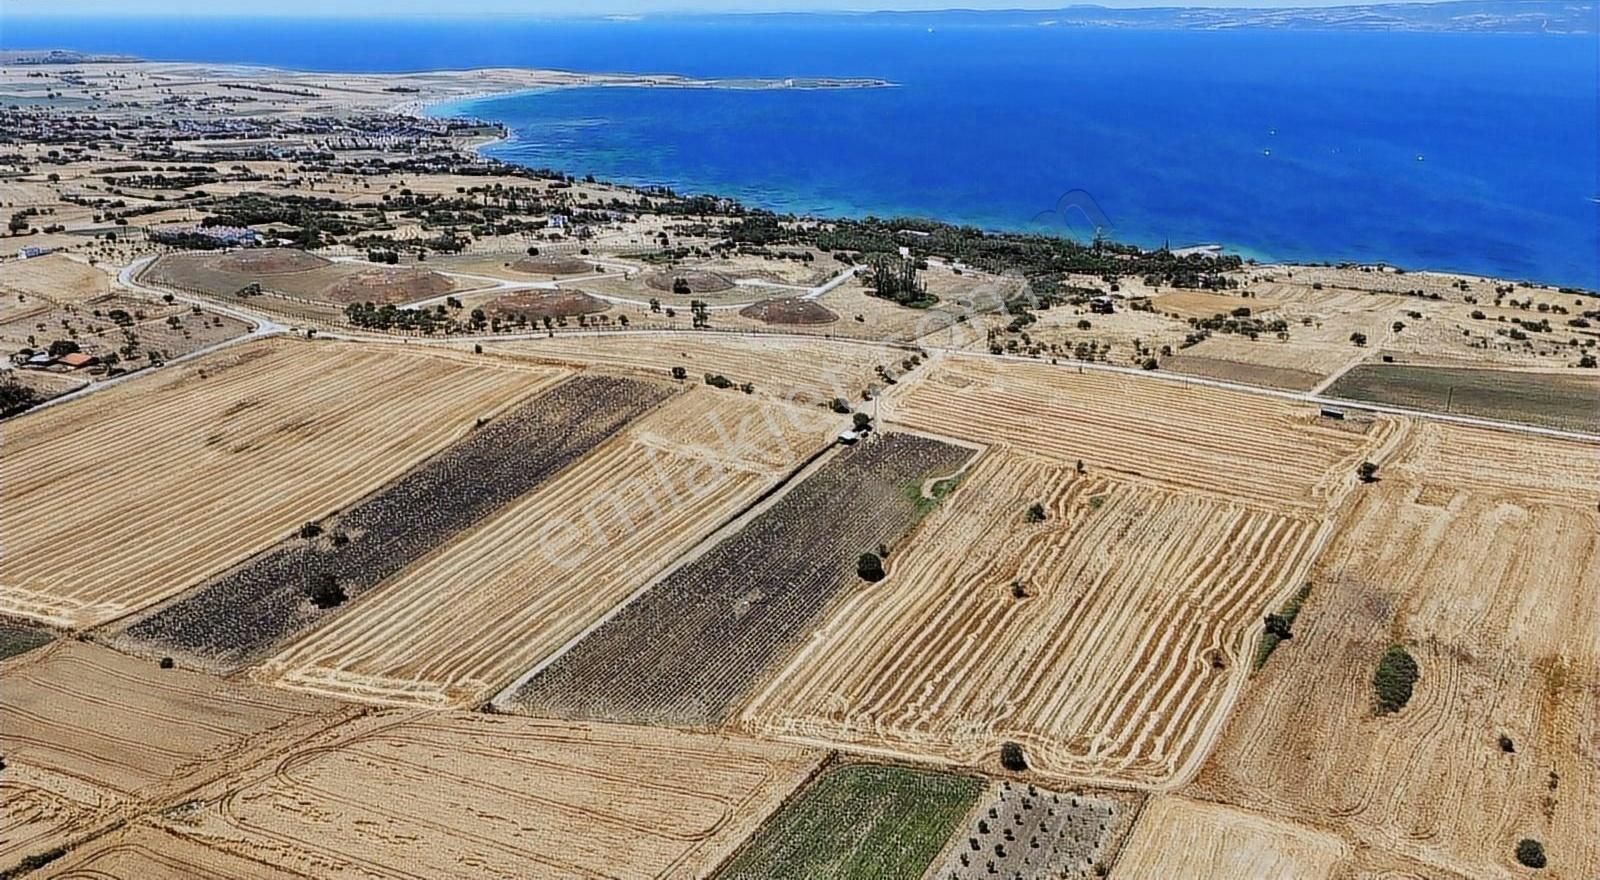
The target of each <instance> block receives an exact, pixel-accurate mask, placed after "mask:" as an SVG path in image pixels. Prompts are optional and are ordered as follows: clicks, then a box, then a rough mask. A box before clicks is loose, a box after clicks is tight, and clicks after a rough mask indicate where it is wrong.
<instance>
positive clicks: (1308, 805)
mask: <svg viewBox="0 0 1600 880" xmlns="http://www.w3.org/2000/svg"><path fill="white" fill-rule="evenodd" d="M1380 475H1381V477H1382V479H1381V481H1380V482H1379V483H1377V484H1376V485H1372V486H1368V487H1365V488H1363V489H1362V490H1361V491H1360V493H1359V498H1358V502H1357V504H1356V506H1355V508H1354V509H1353V510H1352V511H1351V512H1350V514H1349V516H1348V519H1347V521H1346V522H1345V524H1344V527H1343V528H1342V530H1341V531H1340V533H1339V536H1338V539H1337V540H1336V541H1335V542H1334V543H1333V545H1332V546H1331V547H1330V548H1329V550H1328V551H1327V552H1326V553H1325V554H1324V556H1323V558H1322V559H1321V561H1320V563H1319V565H1318V569H1317V571H1316V572H1315V573H1314V575H1313V580H1314V582H1315V584H1316V586H1315V588H1314V589H1313V592H1312V594H1311V598H1310V601H1309V602H1308V603H1307V605H1306V606H1305V608H1304V609H1303V610H1302V612H1301V614H1300V617H1299V618H1298V620H1297V621H1296V624H1295V635H1294V638H1293V639H1292V640H1290V641H1289V642H1287V643H1285V644H1284V645H1282V646H1280V647H1279V649H1278V651H1277V652H1276V653H1274V654H1273V655H1272V658H1271V660H1270V661H1269V663H1268V665H1267V667H1266V669H1265V670H1264V671H1263V672H1262V673H1261V674H1260V675H1259V676H1258V680H1257V681H1255V682H1254V683H1253V685H1252V687H1251V689H1250V692H1249V693H1248V694H1247V697H1246V699H1245V700H1244V701H1243V702H1242V703H1241V705H1240V707H1239V711H1238V712H1237V713H1236V714H1235V716H1234V717H1233V719H1232V720H1231V722H1230V723H1229V725H1228V727H1227V729H1226V730H1225V732H1224V734H1223V736H1222V740H1221V746H1220V747H1219V749H1218V751H1217V752H1216V754H1215V755H1214V756H1213V757H1212V758H1211V760H1210V761H1209V763H1208V764H1207V765H1206V767H1205V769H1204V771H1203V772H1202V775H1201V776H1200V779H1199V782H1198V783H1197V785H1196V786H1195V788H1194V789H1193V790H1194V791H1195V792H1196V793H1197V794H1198V795H1199V796H1202V797H1206V798H1208V799H1214V800H1224V801H1227V802H1229V803H1233V804H1237V805H1240V806H1243V807H1246V808H1249V809H1253V810H1257V811H1260V812H1263V813H1267V814H1269V815H1274V816H1280V817H1283V818H1286V819H1289V820H1292V821H1297V822H1300V823H1303V824H1306V825H1308V826H1312V827H1316V828H1319V829H1322V830H1325V831H1328V832H1330V833H1333V834H1337V835H1339V836H1341V837H1343V838H1345V839H1346V840H1348V841H1350V842H1351V843H1352V844H1353V845H1357V846H1362V847H1370V848H1372V849H1374V850H1380V851H1385V852H1389V853H1394V854H1397V855H1399V856H1401V857H1404V858H1407V859H1411V860H1414V861H1415V862H1417V863H1422V864H1425V865H1428V866H1431V869H1432V870H1434V871H1437V872H1441V873H1444V872H1450V873H1453V874H1455V875H1459V876H1465V877H1513V876H1523V874H1522V873H1521V871H1520V869H1518V868H1517V867H1516V866H1515V864H1514V862H1513V861H1512V853H1513V849H1514V847H1515V846H1516V843H1517V841H1518V840H1520V839H1521V838H1524V837H1531V838H1535V839H1539V840H1542V841H1543V842H1544V845H1545V849H1546V851H1547V853H1548V854H1549V862H1550V864H1549V868H1548V869H1546V870H1545V871H1544V872H1543V873H1542V875H1541V876H1548V877H1562V878H1592V877H1594V876H1596V875H1597V873H1600V843H1597V838H1596V836H1595V834H1594V830H1595V825H1594V822H1595V817H1596V816H1600V759H1597V757H1596V756H1597V755H1600V739H1597V735H1600V727H1597V726H1596V719H1597V718H1600V665H1597V664H1600V645H1597V643H1596V640H1595V633H1597V632H1600V597H1597V593H1596V590H1595V585H1596V584H1600V516H1597V515H1596V512H1595V508H1594V494H1593V490H1594V487H1595V486H1596V485H1600V456H1597V455H1596V453H1595V449H1594V447H1592V446H1587V445H1580V444H1572V443H1562V442H1557V441H1551V440H1541V439H1537V438H1531V437H1528V436H1524V435H1513V434H1500V433H1494V432H1487V431H1479V430H1471V429H1465V428H1460V427H1453V426H1445V425H1437V424H1427V425H1419V426H1418V427H1417V428H1416V429H1415V437H1414V439H1413V440H1412V441H1411V442H1410V443H1409V444H1408V445H1407V447H1406V448H1405V450H1404V455H1403V457H1402V458H1401V459H1400V460H1399V461H1397V462H1395V463H1393V464H1391V465H1388V466H1386V467H1385V468H1384V469H1383V471H1382V472H1381V474H1380ZM1396 643H1397V644H1402V645H1405V646H1406V647H1407V649H1408V650H1409V652H1410V653H1411V654H1412V656H1413V657H1415V658H1416V661H1417V664H1418V665H1419V667H1420V677H1419V679H1418V681H1417V683H1416V686H1415V692H1414V695H1413V696H1412V697H1411V700H1410V702H1409V704H1408V705H1406V706H1405V708H1403V709H1402V710H1401V711H1399V712H1398V713H1395V714H1392V715H1384V716H1378V715H1376V714H1375V713H1374V709H1373V689H1372V684H1371V681H1372V675H1373V669H1374V667H1375V666H1376V664H1377V661H1378V658H1379V657H1380V656H1381V655H1382V654H1383V652H1384V650H1385V649H1386V648H1387V647H1388V646H1389V645H1390V644H1396ZM1501 735H1505V736H1507V737H1509V738H1510V741H1511V743H1512V745H1513V748H1514V752H1512V753H1507V752H1505V751H1503V750H1502V748H1501V747H1500V745H1499V744H1498V738H1499V737H1500V736H1501Z"/></svg>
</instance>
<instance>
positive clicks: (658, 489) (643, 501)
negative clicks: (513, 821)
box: [258, 388, 837, 704]
mask: <svg viewBox="0 0 1600 880" xmlns="http://www.w3.org/2000/svg"><path fill="white" fill-rule="evenodd" d="M836 427H837V424H836V420H835V418H834V417H829V416H826V415H824V414H822V413H820V412H817V411H815V410H811V409H799V408H793V407H785V406H783V405H781V404H775V403H771V402H763V401H762V400H761V399H759V398H751V397H747V396H745V395H743V394H738V393H737V392H721V391H713V390H711V389H709V388H702V389H698V390H693V391H690V392H689V393H687V394H683V395H680V396H679V398H678V399H676V400H674V401H673V402H672V403H671V404H669V405H668V406H666V407H664V408H662V409H659V410H657V411H656V412H654V413H652V414H651V415H649V416H646V417H645V418H643V419H641V420H639V421H638V422H636V423H634V424H633V425H632V426H630V427H629V428H628V429H627V430H626V431H624V432H623V433H622V434H620V435H619V436H617V437H615V438H613V439H612V440H610V441H609V442H607V443H606V444H605V445H603V446H601V447H600V448H599V449H597V450H596V451H595V452H594V453H593V454H591V455H589V456H587V457H586V458H584V459H583V460H582V461H580V462H579V463H578V464H576V465H574V466H573V467H572V468H570V469H568V470H567V471H565V472H564V473H562V474H560V475H559V476H557V477H556V478H554V479H552V480H550V481H549V483H547V484H545V485H543V486H541V487H540V488H538V489H536V490H534V491H533V492H531V493H529V494H528V495H526V496H524V497H523V498H522V499H521V500H519V501H517V502H516V503H514V504H513V505H511V506H510V507H509V508H507V509H506V510H505V511H504V512H503V513H501V514H499V515H497V516H495V517H494V518H492V519H490V520H488V521H486V522H485V523H484V524H483V525H482V526H481V527H479V528H477V529H474V530H472V531H471V532H469V533H467V534H464V535H463V536H462V537H461V538H459V539H458V540H456V541H454V542H452V543H451V544H450V545H448V546H446V547H444V548H442V549H441V550H440V551H439V552H437V553H435V554H433V555H432V556H430V557H429V558H428V559H427V560H425V561H424V562H422V563H421V564H419V565H417V566H415V567H413V568H411V569H409V570H408V571H406V572H405V573H404V574H402V575H400V576H399V577H397V578H396V579H395V580H394V582H393V583H391V584H389V585H386V586H385V587H384V589H382V590H380V591H377V592H376V593H375V594H374V595H373V596H372V597H371V598H370V600H366V601H362V602H359V603H357V604H356V605H355V606H354V607H352V608H351V610H350V612H349V613H348V614H345V615H344V616H342V617H340V618H338V619H337V620H335V621H334V622H333V623H332V624H331V625H329V626H327V627H323V628H320V629H317V630H315V631H313V632H312V633H310V634H309V635H308V636H306V637H305V638H304V639H302V640H300V641H298V642H296V643H294V644H292V645H290V646H289V647H288V648H286V649H285V650H284V651H283V652H282V653H280V654H279V655H278V656H276V657H274V658H273V659H271V660H270V661H268V662H267V663H266V664H265V666H264V668H262V669H260V670H258V674H259V675H263V676H265V675H271V676H278V677H280V682H281V683H283V684H287V685H291V686H294V687H302V688H306V689H310V690H316V691H326V692H332V693H339V694H343V695H346V696H353V697H355V698H358V699H368V700H380V701H401V702H415V703H423V704H429V703H431V704H438V703H444V702H451V701H454V702H467V701H479V700H482V699H484V698H485V697H486V696H487V694H486V691H487V690H488V689H490V688H492V687H496V686H500V685H504V684H506V683H508V682H509V681H510V680H511V679H512V678H514V677H515V676H516V675H517V674H518V673H520V672H523V671H525V670H527V669H529V668H531V667H532V666H533V665H534V664H535V663H537V662H538V661H539V660H540V659H542V658H543V657H545V656H546V655H548V654H549V653H551V652H553V651H555V650H557V649H558V648H560V647H561V646H562V645H563V644H565V643H566V642H567V641H568V640H569V639H571V638H573V637H574V636H575V635H577V634H579V633H580V632H581V631H582V630H583V628H584V627H586V626H588V625H590V624H591V623H593V622H594V621H596V620H598V619H599V617H600V616H601V615H602V614H603V613H605V612H606V611H608V610H609V609H610V608H612V607H613V606H614V605H615V604H616V603H618V602H620V601H622V600H623V599H625V598H626V597H627V596H628V595H629V594H630V593H631V592H632V591H634V590H635V589H637V588H639V587H641V586H643V585H644V584H646V583H647V582H648V581H649V579H650V578H651V577H652V576H653V575H654V574H655V573H656V572H657V571H660V570H662V569H663V568H664V567H666V566H667V565H668V564H669V563H670V562H672V561H673V560H674V559H676V558H678V557H679V556H680V555H681V554H683V553H684V552H686V551H688V550H689V549H690V548H691V547H692V546H693V545H694V544H695V543H697V542H698V541H700V540H701V538H702V537H703V536H705V535H707V534H709V533H710V532H712V531H713V530H714V529H716V528H717V527H718V526H719V525H720V524H721V523H722V521H723V520H725V519H727V518H729V517H731V516H733V515H734V514H735V513H736V512H737V511H738V510H739V509H741V508H742V507H744V506H745V505H746V504H748V503H750V502H751V501H753V500H754V499H755V498H756V496H757V495H758V494H759V493H760V492H762V491H763V490H765V489H767V488H768V487H771V486H773V485H775V484H776V483H777V481H778V480H779V479H780V478H781V477H782V476H783V475H785V474H786V473H788V471H789V470H790V469H791V468H793V467H794V466H795V465H796V464H797V463H798V462H799V461H800V460H801V459H803V458H804V457H805V456H806V455H807V454H809V453H810V452H812V451H814V450H816V449H820V448H821V447H822V445H823V444H824V443H825V442H826V441H828V440H830V439H831V430H830V429H834V428H836ZM467 584H470V585H471V587H470V588H464V587H463V585H467Z"/></svg>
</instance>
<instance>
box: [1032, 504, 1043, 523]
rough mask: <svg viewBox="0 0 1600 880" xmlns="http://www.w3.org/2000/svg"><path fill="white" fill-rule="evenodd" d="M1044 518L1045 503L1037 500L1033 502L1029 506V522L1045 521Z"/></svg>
mask: <svg viewBox="0 0 1600 880" xmlns="http://www.w3.org/2000/svg"><path fill="white" fill-rule="evenodd" d="M1044 520H1045V512H1044V505H1043V504H1040V503H1039V502H1037V501H1035V502H1033V504H1032V505H1031V506H1029V507H1028V522H1031V523H1036V522H1044Z"/></svg>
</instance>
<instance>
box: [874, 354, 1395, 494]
mask: <svg viewBox="0 0 1600 880" xmlns="http://www.w3.org/2000/svg"><path fill="white" fill-rule="evenodd" d="M918 375H919V376H920V378H913V379H911V380H909V386H910V387H909V388H906V390H898V391H897V393H896V394H893V395H888V396H886V397H885V398H884V400H883V408H882V413H881V415H882V417H883V418H886V419H891V420H893V421H896V422H898V423H900V424H905V425H909V426H911V427H914V428H919V429H922V430H927V431H936V432H941V433H945V434H949V435H950V436H955V437H960V438H963V439H968V440H973V441H977V442H983V443H996V444H1003V445H1006V446H1009V447H1013V448H1015V449H1018V450H1020V451H1024V452H1033V453H1036V454H1039V455H1043V456H1046V457H1049V458H1052V459H1054V460H1056V461H1062V462H1067V463H1069V464H1070V463H1075V462H1078V461H1082V462H1083V463H1084V465H1085V466H1086V467H1087V468H1089V469H1090V470H1093V471H1097V472H1102V473H1106V474H1107V475H1110V476H1115V475H1123V476H1128V477H1136V478H1143V479H1145V480H1150V481H1155V482H1157V483H1160V484H1162V485H1165V486H1169V487H1172V488H1174V489H1178V490H1196V491H1201V492H1207V493H1210V494H1214V495H1219V496H1222V497H1226V498H1232V499H1238V500H1240V501H1243V502H1247V503H1254V504H1270V505H1273V506H1274V508H1278V509H1282V510H1285V511H1293V510H1296V509H1298V510H1302V511H1308V512H1314V513H1318V514H1320V513H1322V512H1323V511H1324V510H1325V509H1326V508H1327V506H1328V504H1329V500H1330V499H1331V498H1333V497H1334V496H1336V495H1337V494H1338V493H1339V492H1340V491H1342V490H1343V488H1345V487H1347V486H1348V485H1349V483H1350V482H1352V481H1353V479H1354V473H1355V469H1356V466H1357V464H1359V463H1360V462H1361V460H1362V459H1364V458H1370V457H1371V456H1372V454H1373V450H1374V449H1375V448H1376V447H1377V446H1379V445H1380V444H1381V443H1382V442H1384V440H1386V439H1387V438H1388V436H1389V434H1390V433H1391V429H1392V424H1391V423H1388V422H1384V421H1378V422H1376V423H1374V424H1373V425H1372V426H1371V427H1370V428H1367V429H1366V430H1364V431H1363V430H1362V429H1361V428H1360V426H1357V425H1354V424H1348V423H1347V424H1343V425H1335V424H1330V423H1327V422H1325V421H1322V420H1319V419H1318V418H1317V411H1316V409H1315V408H1313V407H1309V406H1305V405H1300V404H1295V403H1291V402H1289V401H1283V400H1278V399H1274V398H1267V397H1262V396H1259V395H1252V394H1244V393H1240V392H1233V391H1224V390H1219V389H1213V388H1205V387H1201V386H1186V385H1184V384H1182V383H1180V382H1160V381H1152V380H1149V379H1144V378H1134V377H1129V376H1118V375H1109V374H1105V373H1093V372H1086V373H1079V372H1077V371H1075V370H1073V369H1072V368H1071V367H1067V366H1049V365H1045V364H1036V363H1020V362H1011V363H998V362H994V361H988V360H980V359H976V358H970V357H959V356H951V357H947V358H945V359H943V360H940V361H939V362H937V363H936V364H935V365H934V366H933V368H932V370H931V372H928V373H927V374H926V375H922V374H918ZM906 384H907V383H903V384H902V387H903V388H905V385H906Z"/></svg>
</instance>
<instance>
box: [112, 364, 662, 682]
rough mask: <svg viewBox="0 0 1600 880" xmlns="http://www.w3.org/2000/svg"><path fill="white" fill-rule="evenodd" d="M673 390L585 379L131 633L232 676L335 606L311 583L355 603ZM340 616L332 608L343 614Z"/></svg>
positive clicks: (128, 640)
mask: <svg viewBox="0 0 1600 880" xmlns="http://www.w3.org/2000/svg"><path fill="white" fill-rule="evenodd" d="M671 394H672V390H671V389H670V388H669V387H668V386H667V385H666V384H664V383H647V382H640V381H636V380H633V379H622V378H616V377H611V376H599V375H580V376H576V377H573V378H571V379H569V380H567V381H566V382H563V383H561V384H559V385H557V386H555V387H554V388H552V389H550V390H548V391H545V392H544V393H541V394H538V395H536V396H534V397H531V398H529V399H527V400H525V401H523V402H522V403H520V404H518V405H517V407H516V408H515V409H513V410H511V411H510V412H508V413H505V414H504V415H502V416H500V417H498V418H496V419H493V420H491V421H489V422H487V423H485V424H480V425H478V426H477V427H476V428H475V429H474V430H473V432H472V433H470V434H468V435H467V436H466V437H465V438H463V439H461V440H460V441H458V442H457V443H456V444H455V445H453V446H451V447H449V448H448V449H445V450H444V451H442V452H440V453H438V454H436V455H434V456H433V457H432V458H429V459H428V460H427V461H425V462H423V463H422V464H420V465H418V466H417V467H416V468H414V469H413V470H411V471H410V472H408V473H407V474H406V475H405V476H404V477H401V478H400V479H398V480H396V481H395V482H393V483H391V484H389V485H388V486H386V487H385V488H384V489H383V490H382V491H381V492H379V493H377V494H376V495H373V496H371V497H369V498H367V499H366V500H364V501H362V502H361V503H360V504H357V505H356V506H354V507H352V508H350V509H349V510H347V511H344V512H341V513H340V514H338V515H337V516H335V517H333V518H332V519H331V521H329V522H327V523H325V524H322V531H321V532H320V533H319V534H317V535H311V536H298V537H294V538H290V539H288V540H285V541H284V542H282V543H281V544H279V545H278V546H277V547H275V548H274V549H273V550H272V551H270V552H268V553H264V554H262V555H259V556H257V557H255V558H254V559H251V560H250V561H248V562H246V563H244V564H243V565H241V566H238V567H236V568H234V569H233V570H231V571H229V572H227V573H226V574H224V575H222V576H221V577H219V578H216V579H215V580H212V581H210V582H208V583H207V584H206V585H205V586H203V587H202V588H201V589H200V590H198V591H197V592H195V593H193V594H191V595H189V596H186V597H183V598H182V599H180V600H178V601H176V602H174V603H172V604H169V605H167V606H165V607H163V608H161V609H158V610H157V611H155V612H154V613H152V614H150V615H148V616H146V617H144V618H143V619H141V620H139V621H136V622H135V623H133V624H132V625H130V626H129V627H127V628H126V630H125V631H124V633H123V636H122V643H123V644H125V645H127V646H128V647H130V648H132V649H134V650H137V651H141V652H144V653H173V652H177V653H182V654H184V655H186V656H192V657H195V658H197V659H198V660H199V662H201V663H202V664H204V665H207V666H209V667H214V668H229V669H236V668H238V667H240V666H242V665H244V664H246V663H248V662H250V661H252V660H254V659H256V658H257V657H259V656H260V655H261V654H262V653H264V652H265V651H266V650H268V649H270V648H271V647H272V646H274V645H275V644H276V643H277V642H278V641H279V640H281V639H284V638H286V637H288V636H290V635H292V634H293V633H295V632H298V631H301V630H304V629H307V628H309V627H311V626H314V625H316V624H317V623H319V622H321V621H322V620H323V619H324V618H325V617H326V616H328V615H327V612H328V611H329V610H330V609H325V608H318V607H317V606H316V605H314V604H313V603H312V601H311V600H310V599H309V598H308V585H315V584H317V583H318V582H320V581H322V580H326V579H331V580H332V582H333V583H336V584H337V585H338V587H339V588H340V589H341V590H343V592H344V594H345V595H347V596H349V597H350V598H351V599H356V598H359V597H360V595H361V594H362V593H364V592H365V591H367V590H369V589H372V588H373V587H375V586H377V585H378V584H379V583H380V582H382V581H383V580H384V579H385V578H387V577H389V576H390V575H393V574H395V573H397V572H399V571H401V570H403V569H404V568H406V566H408V565H409V564H411V563H412V562H415V561H417V560H418V559H421V558H422V557H423V556H424V555H426V554H428V553H429V552H431V551H432V550H434V549H435V548H437V547H439V546H441V545H442V544H444V543H445V542H446V541H448V540H449V539H450V538H451V537H453V536H454V535H456V534H458V533H460V532H462V531H463V530H465V529H468V528H471V527H472V526H474V525H476V524H477V523H478V522H480V521H482V520H483V519H484V518H486V517H488V516H490V515H491V514H493V513H495V512H496V511H498V510H499V509H501V508H502V507H503V506H505V505H506V504H509V503H510V502H512V501H515V500H516V499H517V498H519V497H520V496H521V495H522V494H523V493H525V492H527V491H529V490H531V489H533V488H534V487H536V486H539V485H540V484H542V483H543V482H544V481H545V480H547V479H549V478H550V477H552V476H554V475H555V474H556V473H558V472H559V471H560V470H561V469H562V468H564V467H566V466H567V465H568V464H570V463H572V462H573V461H576V460H577V459H578V458H579V457H581V456H583V455H584V454H586V453H588V452H589V450H591V449H592V448H594V447H595V446H597V445H599V444H601V443H603V442H604V441H605V440H606V439H607V438H609V437H610V436H611V435H613V434H615V433H616V432H617V431H619V430H621V429H622V428H623V427H624V426H625V425H626V424H627V423H628V422H629V421H631V420H632V419H633V418H635V417H637V416H639V415H641V414H643V413H645V412H647V411H648V410H649V409H650V408H651V407H654V406H655V405H656V404H658V403H660V402H662V401H663V400H665V399H666V398H667V397H668V396H670V395H671ZM335 613H336V612H335Z"/></svg>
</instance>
